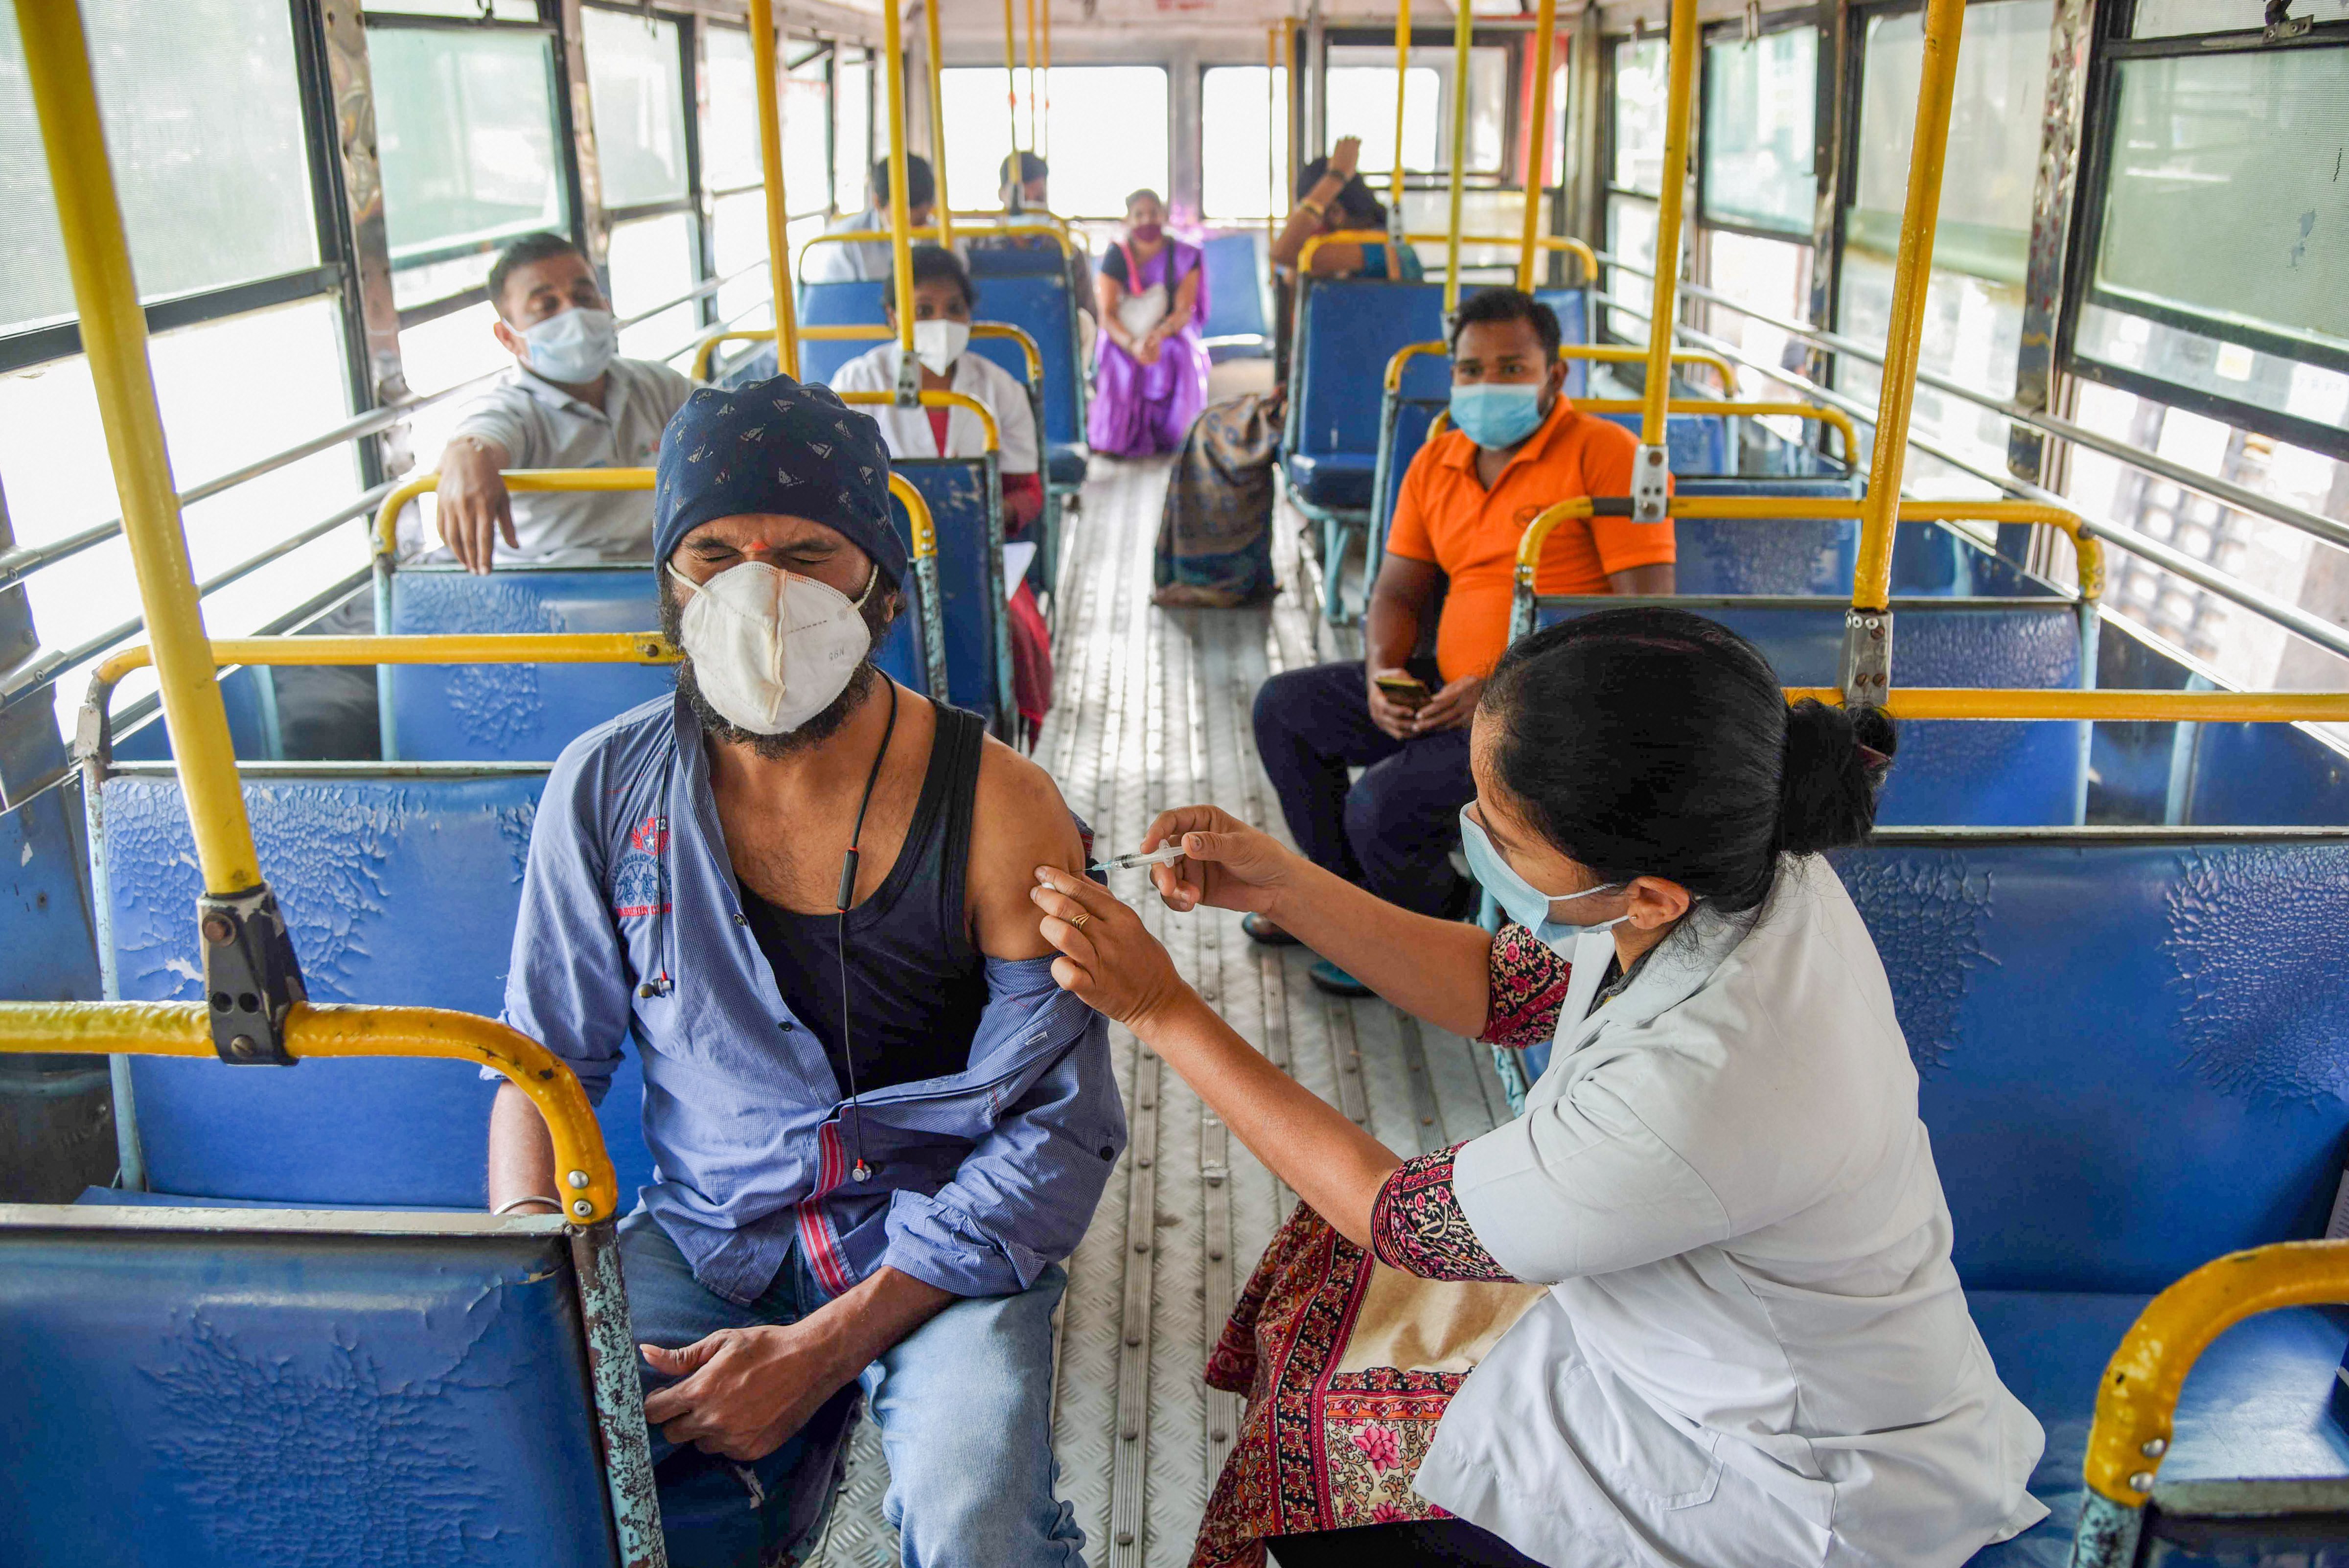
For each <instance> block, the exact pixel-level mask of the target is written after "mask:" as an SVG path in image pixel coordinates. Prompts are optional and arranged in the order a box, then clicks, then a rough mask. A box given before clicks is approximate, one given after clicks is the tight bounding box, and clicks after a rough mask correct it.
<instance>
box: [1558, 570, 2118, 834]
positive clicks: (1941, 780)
mask: <svg viewBox="0 0 2349 1568" xmlns="http://www.w3.org/2000/svg"><path fill="white" fill-rule="evenodd" d="M1609 602H1610V601H1609V600H1608V599H1606V598H1604V597H1590V598H1570V599H1565V598H1559V599H1544V600H1542V601H1541V603H1540V607H1539V610H1538V612H1537V624H1539V625H1542V626H1549V625H1553V624H1555V623H1556V622H1557V621H1559V620H1562V619H1565V618H1568V617H1569V616H1572V615H1582V614H1588V612H1590V611H1592V610H1596V609H1604V608H1606V607H1608V606H1609ZM1682 603H1684V604H1685V607H1687V608H1689V609H1692V610H1694V611H1695V612H1696V613H1698V614H1700V615H1702V616H1706V617H1709V618H1712V619H1714V620H1717V621H1719V622H1721V623H1722V624H1723V626H1726V627H1728V628H1731V629H1732V630H1733V631H1736V632H1738V633H1740V634H1741V635H1743V636H1744V637H1746V638H1749V639H1752V640H1753V641H1754V644H1755V645H1756V646H1758V647H1759V648H1760V649H1762V651H1763V653H1764V655H1765V656H1766V657H1767V658H1768V659H1769V660H1770V663H1771V666H1772V668H1774V669H1775V670H1776V671H1777V672H1778V676H1779V679H1780V680H1783V681H1785V683H1786V684H1787V685H1789V686H1832V685H1834V684H1835V683H1836V680H1837V663H1838V660H1839V659H1840V656H1841V651H1842V648H1843V626H1844V611H1845V605H1844V604H1843V603H1842V602H1837V601H1833V600H1827V601H1813V602H1811V603H1799V602H1798V603H1791V604H1790V603H1777V604H1770V603H1756V602H1752V601H1745V602H1740V601H1738V600H1735V599H1729V598H1723V599H1720V600H1716V601H1712V602H1708V601H1705V600H1702V599H1688V600H1683V601H1682ZM2080 669H2081V666H2080V623H2079V617H2078V612H2077V610H2076V608H2075V606H2073V605H2072V604H2071V603H2069V602H2068V601H2066V600H2064V599H2060V598H2054V597H2044V598H2014V599H1998V600H1977V599H1966V598H1945V599H1935V598H1899V599H1896V600H1894V601H1893V637H1892V680H1893V684H1894V685H1896V686H1990V687H2001V688H2031V689H2034V690H2069V689H2072V688H2075V687H2077V686H2078V685H2079V684H2080ZM2084 731H2085V725H2083V724H2078V723H2065V722H2045V723H2031V722H2019V721H2018V722H2013V723H2005V722H1995V721H1976V720H1927V721H1920V722H1912V723H1908V724H1904V725H1902V726H1901V727H1900V753H1899V761H1898V762H1896V763H1894V764H1893V769H1892V776H1891V778H1890V780H1889V782H1888V783H1887V784H1886V785H1885V790H1884V795H1883V799H1882V800H1881V802H1879V804H1878V813H1877V820H1878V822H1880V823H1882V824H1884V825H1885V826H1925V825H1949V826H1970V827H2033V826H2038V827H2048V826H2063V825H2065V824H2068V823H2073V822H2076V821H2077V820H2078V813H2079V809H2080V802H2081V799H2082V794H2083V791H2084V789H2085V768H2086V746H2085V735H2084Z"/></svg>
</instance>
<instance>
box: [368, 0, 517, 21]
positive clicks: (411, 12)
mask: <svg viewBox="0 0 2349 1568" xmlns="http://www.w3.org/2000/svg"><path fill="white" fill-rule="evenodd" d="M489 7H490V10H489V15H490V20H492V21H493V22H535V21H537V20H538V0H489ZM359 9H360V10H362V11H378V12H391V13H395V14H398V15H405V16H461V17H463V18H464V19H465V20H466V21H468V22H472V21H478V20H480V19H481V0H362V4H361V5H360V6H359Z"/></svg>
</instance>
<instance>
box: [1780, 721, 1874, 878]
mask: <svg viewBox="0 0 2349 1568" xmlns="http://www.w3.org/2000/svg"><path fill="white" fill-rule="evenodd" d="M1898 748H1899V736H1898V734H1897V732H1895V730H1894V728H1893V724H1892V718H1891V715H1889V714H1888V713H1886V712H1885V711H1884V710H1883V709H1881V708H1842V707H1834V706H1830V705H1829V704H1827V703H1825V702H1819V701H1813V700H1811V699H1808V698H1806V699H1805V700H1804V701H1800V702H1797V703H1795V705H1794V706H1793V707H1792V708H1790V709H1788V710H1787V711H1786V748H1785V762H1784V764H1783V771H1782V773H1781V774H1780V782H1779V789H1778V846H1779V847H1780V848H1782V849H1784V850H1785V851H1786V852H1787V853H1788V854H1792V855H1813V854H1816V853H1817V852H1818V851H1820V850H1822V849H1838V848H1841V847H1842V846H1845V845H1847V844H1862V843H1865V842H1867V839H1868V835H1869V834H1870V833H1872V832H1873V831H1875V827H1876V795H1877V791H1878V790H1879V789H1880V788H1882V787H1883V784H1884V775H1885V774H1886V772H1887V771H1888V770H1889V769H1890V767H1891V765H1892V756H1893V753H1894V752H1895V751H1896V750H1897V749H1898Z"/></svg>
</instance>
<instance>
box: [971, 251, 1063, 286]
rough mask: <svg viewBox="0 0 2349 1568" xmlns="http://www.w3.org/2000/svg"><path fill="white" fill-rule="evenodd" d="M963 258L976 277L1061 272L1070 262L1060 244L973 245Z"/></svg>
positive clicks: (972, 274)
mask: <svg viewBox="0 0 2349 1568" xmlns="http://www.w3.org/2000/svg"><path fill="white" fill-rule="evenodd" d="M963 261H964V264H965V265H968V267H969V268H970V275H971V276H973V277H975V278H978V277H1025V276H1030V275H1036V274H1050V273H1059V272H1062V271H1065V270H1066V268H1067V266H1068V265H1069V264H1068V258H1067V257H1066V256H1064V255H1062V254H1061V248H1060V246H1058V245H973V246H972V247H971V248H970V249H968V251H965V252H964V253H963Z"/></svg>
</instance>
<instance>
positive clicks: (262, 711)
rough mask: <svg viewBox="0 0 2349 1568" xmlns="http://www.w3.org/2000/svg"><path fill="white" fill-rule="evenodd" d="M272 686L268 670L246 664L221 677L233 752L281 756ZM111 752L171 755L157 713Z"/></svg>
mask: <svg viewBox="0 0 2349 1568" xmlns="http://www.w3.org/2000/svg"><path fill="white" fill-rule="evenodd" d="M274 691H275V688H274V686H271V685H269V684H268V676H267V672H266V671H264V670H258V669H255V668H254V667H252V666H249V665H248V666H247V667H245V668H244V669H243V670H230V671H229V672H228V673H227V674H226V675H223V676H222V677H221V679H220V694H221V705H222V707H224V708H226V709H227V710H228V738H229V742H230V744H231V745H232V746H233V747H234V748H235V751H236V754H237V755H238V756H240V757H243V758H245V759H246V760H248V761H255V760H258V761H268V760H270V759H273V758H276V757H279V756H283V755H284V754H285V753H284V752H283V751H282V750H281V749H280V748H279V744H278V735H277V705H276V702H275V700H274ZM114 754H115V755H116V756H118V757H119V758H121V759H122V760H123V761H124V762H126V763H161V762H169V761H170V760H171V735H170V734H169V733H168V732H167V731H166V728H165V726H164V723H163V718H162V715H161V714H160V713H157V714H156V715H155V716H154V717H152V718H150V720H148V721H147V722H145V723H142V724H140V726H139V727H138V728H137V729H135V730H132V731H131V732H129V733H128V734H126V735H123V736H121V737H119V739H117V740H116V741H115V742H114Z"/></svg>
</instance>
